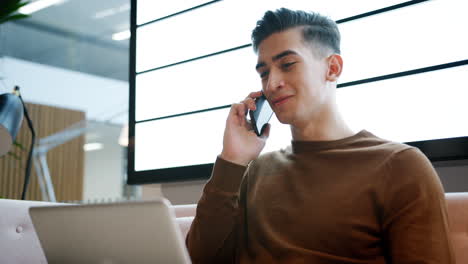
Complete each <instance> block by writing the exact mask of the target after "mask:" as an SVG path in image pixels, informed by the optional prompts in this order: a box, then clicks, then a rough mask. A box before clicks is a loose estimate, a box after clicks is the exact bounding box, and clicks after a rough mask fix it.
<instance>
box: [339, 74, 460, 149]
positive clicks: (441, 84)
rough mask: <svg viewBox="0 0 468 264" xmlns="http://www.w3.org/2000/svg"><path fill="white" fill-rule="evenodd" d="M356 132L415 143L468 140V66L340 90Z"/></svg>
mask: <svg viewBox="0 0 468 264" xmlns="http://www.w3.org/2000/svg"><path fill="white" fill-rule="evenodd" d="M337 98H338V105H339V106H340V110H341V112H342V114H343V115H344V117H345V119H346V121H347V122H348V123H349V124H350V125H351V126H352V127H353V128H354V129H356V130H358V129H361V128H365V129H367V130H369V131H370V132H372V133H374V134H376V135H377V136H380V137H382V138H386V139H390V140H394V141H398V142H411V141H422V140H431V139H442V138H451V137H462V136H468V122H466V116H467V114H468V104H467V103H466V100H467V98H468V66H460V67H456V68H449V69H444V70H439V71H434V72H428V73H423V74H417V75H410V76H406V77H401V78H396V79H390V80H386V81H380V82H373V83H368V84H363V85H357V86H352V87H345V88H341V89H338V93H337Z"/></svg>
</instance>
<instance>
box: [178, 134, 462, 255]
mask: <svg viewBox="0 0 468 264" xmlns="http://www.w3.org/2000/svg"><path fill="white" fill-rule="evenodd" d="M187 247H188V249H189V252H190V255H191V257H192V261H193V263H316V264H335V263H340V264H343V263H373V264H374V263H375V264H377V263H379V264H380V263H387V264H388V263H398V264H404V263H420V264H422V263H427V264H429V263H431V264H432V263H440V264H451V263H454V261H455V260H454V257H453V251H452V248H451V245H450V241H449V230H448V221H447V211H446V204H445V198H444V191H443V188H442V186H441V183H440V181H439V178H438V176H437V174H436V172H435V171H434V169H433V167H432V166H431V163H430V162H429V161H428V160H427V158H426V157H425V156H424V155H423V154H422V153H421V152H420V151H419V150H418V149H416V148H413V147H410V146H407V145H404V144H399V143H394V142H390V141H387V140H383V139H380V138H378V137H376V136H374V135H372V134H371V133H369V132H367V131H365V130H363V131H361V132H359V133H358V134H356V135H354V136H351V137H348V138H344V139H341V140H336V141H315V142H311V141H308V142H305V141H303V142H298V141H293V142H292V146H290V147H288V148H286V149H285V150H281V151H276V152H271V153H267V154H264V155H261V156H260V157H259V158H258V159H256V160H255V161H253V162H251V163H250V165H249V166H248V167H247V168H246V167H243V166H239V165H236V164H233V163H230V162H227V161H225V160H222V159H221V158H218V159H217V160H216V163H215V166H214V169H213V173H212V177H211V179H210V180H209V182H208V183H207V184H206V186H205V188H204V192H203V195H202V198H201V199H200V201H199V203H198V207H197V213H196V217H195V219H194V221H193V223H192V226H191V228H190V231H189V233H188V235H187Z"/></svg>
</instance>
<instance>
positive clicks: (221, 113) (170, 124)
mask: <svg viewBox="0 0 468 264" xmlns="http://www.w3.org/2000/svg"><path fill="white" fill-rule="evenodd" d="M228 112H229V108H226V109H221V110H216V111H209V112H203V113H197V114H191V115H185V116H180V117H174V118H167V119H161V120H156V121H151V122H145V123H140V124H136V126H135V170H136V171H142V170H151V169H162V168H170V167H178V166H187V165H193V164H207V163H213V162H214V161H215V160H216V156H217V155H219V154H220V153H221V150H222V146H223V133H224V126H225V124H226V117H227V115H228Z"/></svg>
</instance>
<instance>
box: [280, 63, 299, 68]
mask: <svg viewBox="0 0 468 264" xmlns="http://www.w3.org/2000/svg"><path fill="white" fill-rule="evenodd" d="M295 63H296V62H295V61H293V62H287V63H283V64H281V67H282V68H283V69H288V68H289V67H291V66H292V65H294V64H295Z"/></svg>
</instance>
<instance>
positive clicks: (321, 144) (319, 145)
mask: <svg viewBox="0 0 468 264" xmlns="http://www.w3.org/2000/svg"><path fill="white" fill-rule="evenodd" d="M369 136H373V135H372V134H371V133H370V132H368V131H366V130H361V131H360V132H358V133H357V134H355V135H352V136H350V137H346V138H342V139H338V140H330V141H296V140H292V141H291V146H292V151H293V153H294V154H300V153H307V152H314V151H319V150H327V149H335V148H344V147H346V146H349V145H351V144H353V143H355V142H357V141H359V140H360V139H362V138H365V137H369Z"/></svg>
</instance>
